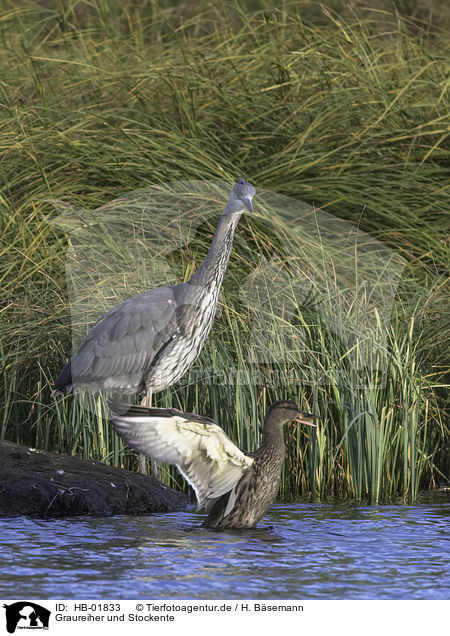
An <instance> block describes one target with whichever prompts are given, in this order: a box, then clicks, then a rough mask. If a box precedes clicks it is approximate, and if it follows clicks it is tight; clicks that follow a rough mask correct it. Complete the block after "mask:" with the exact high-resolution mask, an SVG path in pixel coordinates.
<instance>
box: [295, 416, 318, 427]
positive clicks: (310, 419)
mask: <svg viewBox="0 0 450 636" xmlns="http://www.w3.org/2000/svg"><path fill="white" fill-rule="evenodd" d="M318 419H319V416H318V415H312V413H301V414H300V415H299V416H298V417H297V418H296V419H295V420H294V421H295V422H299V423H300V424H307V425H308V426H317V422H315V421H314V420H318Z"/></svg>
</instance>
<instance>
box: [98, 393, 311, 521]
mask: <svg viewBox="0 0 450 636" xmlns="http://www.w3.org/2000/svg"><path fill="white" fill-rule="evenodd" d="M111 408H112V410H113V411H114V412H115V413H116V414H117V415H116V416H115V417H114V419H113V421H114V425H115V428H116V431H117V432H118V434H119V435H120V436H121V437H123V438H124V439H125V441H126V442H127V443H128V444H130V446H132V447H133V448H135V449H136V450H138V451H140V452H141V453H145V454H147V455H149V456H150V457H153V458H154V459H156V460H158V461H164V462H167V463H171V464H174V465H176V466H177V468H178V470H179V471H180V472H181V474H182V475H183V476H184V477H185V478H186V480H187V481H188V482H189V483H190V484H191V485H192V486H193V488H194V490H195V492H196V495H197V500H198V509H201V508H205V509H206V510H207V511H209V515H208V517H207V518H206V520H205V522H204V523H203V526H204V527H206V528H252V527H253V526H254V525H255V524H256V523H258V521H259V520H260V519H261V517H262V516H263V515H264V514H265V513H266V512H267V510H268V509H269V507H270V505H271V504H272V503H273V501H274V499H275V498H276V496H277V493H278V489H279V486H280V479H281V469H282V467H283V463H284V459H285V444H284V436H283V426H284V424H286V423H288V422H292V421H294V420H298V421H302V422H304V423H309V424H312V420H313V418H314V417H316V416H313V415H310V414H308V413H303V412H301V411H300V410H299V408H298V407H297V405H296V404H295V403H294V402H290V401H287V400H286V401H281V402H276V403H275V404H272V406H271V407H270V409H269V411H268V413H267V415H266V418H265V420H264V426H263V432H262V442H261V446H260V447H259V448H258V450H257V451H255V452H254V453H243V452H242V451H240V450H239V449H238V448H237V447H236V446H235V445H234V444H233V442H231V440H230V439H229V438H228V437H227V436H226V435H225V433H224V432H223V430H222V429H221V428H220V427H219V426H217V424H215V422H213V421H212V420H210V419H209V418H206V417H202V416H200V415H195V414H191V413H182V412H181V411H177V410H175V409H149V408H145V407H128V406H126V405H120V404H112V405H111Z"/></svg>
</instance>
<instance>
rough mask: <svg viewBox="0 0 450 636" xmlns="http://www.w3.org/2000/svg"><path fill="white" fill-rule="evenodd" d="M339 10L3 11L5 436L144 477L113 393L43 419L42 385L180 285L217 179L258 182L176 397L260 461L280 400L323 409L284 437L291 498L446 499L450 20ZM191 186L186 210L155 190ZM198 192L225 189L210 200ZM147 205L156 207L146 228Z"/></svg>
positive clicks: (128, 6)
mask: <svg viewBox="0 0 450 636" xmlns="http://www.w3.org/2000/svg"><path fill="white" fill-rule="evenodd" d="M327 7H328V8H324V7H323V6H322V5H320V4H315V3H309V2H301V1H298V0H295V1H292V2H288V3H285V4H284V5H283V8H282V9H278V8H274V7H273V6H271V5H270V4H269V3H266V4H263V6H262V7H261V6H259V3H258V4H254V3H252V2H240V3H238V2H235V3H224V4H223V5H221V6H220V9H219V8H217V6H214V7H212V6H210V5H208V4H206V3H205V4H202V3H200V4H198V3H197V5H196V6H195V8H193V7H192V6H191V5H189V4H187V5H186V6H183V5H182V6H180V5H177V6H174V5H172V4H171V3H166V4H164V3H162V4H161V3H159V4H158V7H157V6H156V5H155V4H154V3H148V4H143V3H135V2H132V1H130V0H127V1H126V2H123V3H120V5H119V4H117V3H104V2H100V0H99V1H93V2H74V3H64V4H62V3H58V2H48V3H44V4H37V3H34V2H26V1H24V0H23V1H22V2H21V3H19V4H17V3H8V2H7V3H4V4H3V10H2V14H1V16H0V17H1V20H0V43H1V48H0V67H1V69H2V82H1V83H0V91H1V100H0V101H1V106H0V108H1V125H2V130H3V136H2V142H1V147H0V153H1V166H2V170H1V180H2V183H1V192H2V194H1V197H0V219H1V224H2V237H1V243H0V249H1V253H2V260H1V265H0V279H1V283H2V285H1V292H0V293H1V295H2V299H1V308H2V312H1V314H0V320H1V328H2V329H1V333H2V336H1V343H2V355H1V360H2V379H3V383H2V387H1V394H2V397H1V403H2V414H1V419H0V427H1V431H0V434H1V436H2V437H6V438H8V439H12V440H14V441H18V442H23V443H27V444H31V445H33V446H40V447H43V448H47V449H57V450H60V451H61V452H69V453H79V454H82V455H84V456H88V457H95V458H100V459H102V460H104V461H108V462H112V463H114V464H116V465H126V466H131V465H132V464H133V462H134V456H133V455H132V454H130V452H129V451H128V450H126V449H124V448H123V447H122V445H121V442H120V441H119V440H117V438H116V437H115V436H114V435H113V434H112V433H111V427H110V425H109V424H108V422H107V421H106V420H105V416H104V413H105V411H104V406H103V401H102V400H103V398H98V397H96V396H94V397H90V396H84V397H79V398H78V397H77V398H76V399H72V398H68V399H64V400H60V401H58V402H57V403H55V402H53V403H52V402H51V401H50V399H49V384H51V381H52V380H53V379H54V378H55V377H56V375H57V373H58V372H59V370H60V368H61V366H62V364H63V362H64V361H65V360H66V359H67V356H68V355H70V352H71V336H70V334H71V329H72V326H73V328H74V339H75V340H77V339H79V338H80V337H81V336H82V335H83V334H84V333H85V332H86V328H87V324H88V323H89V324H91V321H92V320H94V319H96V318H97V317H98V315H99V314H100V313H101V312H102V311H103V310H104V309H106V308H107V307H109V306H112V305H114V304H116V303H117V302H119V301H120V300H123V299H124V298H126V297H128V296H130V295H132V294H134V293H138V292H140V291H142V290H143V289H146V288H148V287H150V286H154V285H155V284H172V283H173V282H175V281H176V280H182V279H183V278H184V277H185V276H188V273H189V272H191V271H192V269H193V268H194V267H195V266H197V265H198V263H199V262H200V261H201V260H202V258H203V256H204V254H205V252H206V249H207V246H208V245H209V243H210V241H211V237H212V234H213V232H214V227H215V224H216V220H217V218H216V217H214V216H212V210H213V209H214V210H220V206H221V205H222V201H223V193H224V192H225V190H224V188H225V186H224V185H223V182H227V183H231V182H232V181H233V180H234V179H235V177H237V176H240V175H244V176H245V177H246V178H248V179H250V180H251V181H252V182H253V183H254V184H255V185H256V187H257V189H258V195H257V197H256V199H255V207H256V210H257V214H256V215H254V216H253V217H251V218H249V217H245V219H243V220H242V221H241V223H240V226H239V228H238V232H237V236H236V240H235V246H234V250H233V256H232V259H231V261H230V266H229V269H228V272H227V275H226V278H225V282H224V293H223V296H222V300H221V307H220V311H219V315H218V317H217V319H216V321H215V324H214V327H213V331H212V333H211V335H210V338H209V340H208V341H207V344H206V346H205V349H204V350H203V352H202V354H201V357H200V358H199V360H198V362H197V363H196V365H195V366H194V367H193V369H192V370H191V374H190V376H189V377H187V378H185V380H184V381H183V382H181V383H180V384H179V385H177V386H175V387H173V388H172V389H171V390H169V391H167V392H165V393H164V394H161V395H159V396H157V399H158V401H159V403H161V404H165V405H174V406H179V407H181V408H184V409H187V410H190V411H197V412H200V413H204V414H209V415H211V416H212V417H214V418H216V420H217V421H218V422H220V423H221V424H222V425H223V427H224V428H225V430H227V431H228V432H229V434H230V436H231V437H232V438H233V439H234V440H235V441H236V442H238V443H239V444H241V445H242V446H243V447H244V448H247V449H248V450H251V449H252V448H253V446H254V444H257V442H258V434H259V433H258V427H257V421H258V419H259V420H260V419H261V417H262V415H263V413H264V411H265V409H266V407H267V404H268V403H269V402H270V401H272V400H274V399H280V398H285V397H290V398H291V399H296V400H298V401H299V402H300V403H301V404H302V406H303V407H304V408H309V409H310V410H314V411H318V412H320V415H321V425H320V427H319V429H318V430H317V434H316V435H314V434H311V432H310V431H309V432H307V431H302V430H299V431H298V432H297V433H296V434H295V435H294V436H293V437H291V438H290V445H289V458H288V463H287V466H286V473H285V475H284V480H283V489H282V492H283V495H284V496H286V497H297V496H298V495H299V494H300V493H305V492H312V493H315V494H317V495H319V496H321V497H325V496H328V495H330V494H336V495H339V496H349V497H355V498H370V499H371V500H374V501H375V500H379V499H380V498H382V497H389V496H392V495H393V494H395V493H399V492H400V493H402V494H403V495H405V496H408V497H411V498H412V499H413V498H414V497H415V495H416V493H417V490H418V488H422V487H428V486H436V485H438V484H439V483H440V482H444V481H445V479H446V478H447V477H448V453H447V449H446V439H447V435H448V428H447V426H446V422H445V421H444V419H443V415H442V414H443V409H444V407H445V395H446V394H445V391H446V389H448V385H447V384H446V376H445V373H446V370H447V368H448V358H447V357H446V350H448V347H446V343H447V342H448V334H449V329H448V316H447V314H448V311H447V307H446V304H445V298H446V275H447V266H448V262H447V259H448V252H447V250H448V243H447V238H448V218H450V215H449V214H448V212H449V209H448V208H449V206H448V194H447V193H446V190H445V188H446V179H447V177H448V173H447V165H448V146H447V142H448V130H447V122H448V94H447V89H448V56H447V54H446V49H445V34H446V29H445V19H446V18H445V13H446V12H445V11H443V12H442V14H441V13H440V9H439V7H440V5H439V3H433V2H431V1H430V2H424V3H422V4H421V5H420V7H419V8H418V9H417V11H416V12H415V13H413V14H411V13H409V12H408V11H407V3H405V4H398V3H397V7H396V8H394V7H393V6H391V5H390V4H389V3H388V2H374V3H373V4H372V5H364V6H360V7H359V8H353V9H346V10H345V11H344V12H337V11H336V7H334V5H333V3H328V4H327ZM433 15H434V16H435V17H434V18H432V17H431V16H433ZM185 180H189V183H190V184H191V187H187V188H185V189H184V191H183V192H182V194H183V197H181V196H180V191H178V194H177V197H178V198H177V203H176V205H175V204H174V200H173V192H174V190H173V188H172V189H168V188H166V187H165V186H164V185H163V184H167V183H170V182H177V183H178V182H180V183H185ZM199 180H200V181H206V182H207V183H211V182H214V183H216V182H219V181H220V182H222V185H221V186H220V188H221V189H220V191H219V190H217V189H214V188H211V189H208V188H209V187H210V186H205V187H206V189H203V190H201V191H199V192H200V195H201V196H200V195H199V192H197V195H198V196H200V203H199V202H198V201H197V202H196V201H195V199H194V195H195V194H196V191H195V187H194V184H195V183H196V182H197V181H199ZM141 188H145V190H140V194H138V195H136V196H135V195H133V196H132V197H128V199H127V198H126V197H125V200H126V201H127V204H126V205H125V207H124V206H123V205H122V206H119V205H118V204H117V203H114V205H113V206H112V207H110V212H108V203H110V202H111V201H114V200H116V199H117V197H121V198H122V199H123V197H124V195H125V194H126V193H127V192H129V193H131V192H133V193H134V192H135V191H136V190H138V189H141ZM270 191H273V192H277V193H279V194H280V195H285V196H286V197H287V198H286V199H282V200H281V199H280V198H279V197H278V198H277V199H274V198H273V196H272V195H270ZM176 192H177V191H176ZM158 193H160V194H161V193H162V194H161V196H163V199H162V201H163V203H161V204H160V205H159V206H158V207H157V208H156V207H155V206H156V201H157V195H158ZM149 195H150V196H151V207H149V208H148V211H153V212H154V211H155V209H157V210H158V214H153V215H150V217H149V216H147V217H146V216H145V215H143V214H141V215H140V216H139V211H140V210H141V211H142V210H143V209H144V208H145V197H147V196H149ZM158 196H159V195H158ZM155 197H156V198H155ZM164 197H165V198H164ZM168 197H169V198H168ZM170 197H172V199H171V198H170ZM61 200H62V201H65V202H67V203H68V204H70V205H71V206H73V207H72V208H67V209H66V212H65V213H61V208H58V210H57V212H59V213H60V214H59V217H58V219H57V221H55V222H54V219H55V215H56V212H55V206H54V201H61ZM208 200H209V203H210V205H211V207H210V208H208V209H207V208H205V207H204V205H206V204H205V201H208ZM293 200H295V201H296V202H297V203H293V202H292V201H293ZM168 201H170V202H171V203H172V204H173V207H170V206H168V205H167V204H168ZM181 201H185V202H186V204H185V207H183V206H182V204H181V203H180V202H181ZM300 202H303V203H300ZM180 206H181V207H180ZM202 206H203V207H202ZM99 209H100V210H101V213H100V212H99ZM93 210H96V212H95V213H94V212H93ZM117 210H121V214H122V215H123V217H120V218H119V219H118V218H117ZM192 210H194V212H191V211H192ZM172 212H173V213H172ZM328 213H329V214H330V216H326V214H328ZM336 218H337V219H346V220H347V221H348V222H349V223H351V224H352V225H351V227H350V226H348V225H346V224H343V225H342V226H339V224H338V225H336V224H333V223H335V221H334V220H335V219H336ZM50 219H53V220H52V221H51V222H49V220H50ZM111 223H112V225H111ZM355 227H357V228H359V229H358V230H356V229H354V228H355ZM111 228H112V229H111ZM136 228H137V229H136ZM195 228H197V230H196V229H195ZM330 228H331V229H330ZM341 228H342V231H341ZM352 228H353V229H354V233H353V234H352ZM327 230H328V234H327ZM136 231H137V232H138V235H136ZM139 232H140V234H139ZM189 232H190V234H189ZM86 233H87V234H86ZM86 235H88V236H90V240H91V241H94V243H92V242H87V239H86ZM124 235H126V236H127V237H128V238H127V240H126V241H125V240H124V239H123V236H124ZM185 236H188V237H189V238H188V240H181V239H184V238H185ZM352 236H353V245H355V240H354V239H355V237H358V238H359V240H360V241H362V242H363V244H365V243H367V246H369V247H367V246H366V251H365V253H364V258H362V260H361V259H360V258H359V256H358V254H357V253H356V252H353V256H352V252H351V245H352ZM136 237H137V238H136ZM344 238H345V240H344ZM342 241H344V242H342ZM92 244H94V245H95V247H96V251H95V250H94V252H92V251H90V252H89V251H88V252H83V247H86V246H87V247H89V245H92ZM359 245H360V247H361V243H359ZM68 246H69V252H67V250H68ZM370 246H372V247H373V249H372V248H370ZM380 246H383V249H381V248H380ZM361 249H362V247H361ZM371 249H372V251H371ZM80 250H81V252H80ZM127 250H129V251H127ZM380 250H381V251H380ZM80 254H81V256H80ZM86 254H88V256H87V255H86ZM87 259H88V260H87ZM385 260H386V266H385V268H383V262H384V261H385ZM86 264H88V266H86ZM67 266H68V270H67V269H66V267H67ZM119 272H120V274H119ZM68 273H69V278H67V274H68ZM305 281H306V282H305ZM389 286H390V289H391V291H390V292H388V291H387V289H388V287H389ZM252 294H253V295H252ZM246 299H247V302H245V301H246ZM249 299H251V302H250V300H249ZM74 300H76V302H75V303H74ZM269 301H270V302H269ZM375 301H376V302H375ZM377 311H378V318H377ZM437 334H438V335H437ZM230 369H231V371H230ZM205 370H207V371H208V373H209V376H208V374H207V373H206V374H205ZM212 371H214V373H215V374H216V375H215V377H213V379H211V373H212ZM249 374H250V380H248V378H249ZM205 375H206V376H207V377H204V376H205ZM246 378H247V379H246ZM167 476H168V480H169V481H171V483H172V480H173V479H175V476H174V475H173V473H171V472H168V473H167Z"/></svg>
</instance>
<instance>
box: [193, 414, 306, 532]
mask: <svg viewBox="0 0 450 636" xmlns="http://www.w3.org/2000/svg"><path fill="white" fill-rule="evenodd" d="M298 415H299V409H298V407H297V406H296V405H295V404H294V402H287V401H286V402H277V403H275V404H273V405H272V408H271V409H270V410H269V412H268V414H267V416H266V419H265V422H264V428H263V438H262V442H261V446H260V447H259V448H258V450H257V451H255V452H254V453H252V455H251V456H252V457H253V458H254V463H253V465H252V466H251V468H249V469H248V471H246V472H245V473H244V475H243V476H242V478H241V480H240V481H239V482H238V484H237V485H236V487H235V498H236V503H235V505H234V507H233V509H232V510H231V512H229V513H228V515H226V516H225V514H224V513H225V511H226V508H227V504H228V501H229V498H230V496H231V493H227V494H226V495H223V496H222V497H221V498H220V499H219V501H217V502H216V503H215V504H214V506H213V508H212V510H211V512H210V513H209V515H208V518H207V519H206V521H205V522H204V523H203V526H204V527H206V528H252V527H253V526H254V525H256V524H257V523H258V521H259V520H260V519H261V517H263V515H264V514H265V513H266V512H267V510H268V509H269V508H270V506H271V504H272V503H273V501H274V500H275V498H276V496H277V494H278V490H279V488H280V480H281V469H282V468H283V464H284V460H285V456H286V447H285V443H284V436H283V425H284V424H286V423H287V422H289V421H292V420H294V419H295V418H296V417H297V416H298Z"/></svg>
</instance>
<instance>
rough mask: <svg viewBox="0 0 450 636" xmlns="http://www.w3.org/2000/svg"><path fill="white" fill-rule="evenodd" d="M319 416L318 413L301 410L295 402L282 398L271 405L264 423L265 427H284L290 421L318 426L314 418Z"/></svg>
mask: <svg viewBox="0 0 450 636" xmlns="http://www.w3.org/2000/svg"><path fill="white" fill-rule="evenodd" d="M318 417H319V416H318V415H313V414H312V413H305V411H301V410H300V409H299V407H298V406H297V404H296V403H295V402H291V401H290V400H280V401H279V402H274V403H273V404H272V405H271V406H270V408H269V410H268V411H267V415H266V418H265V421H264V425H265V428H267V427H268V426H270V427H277V428H283V426H284V425H285V424H287V423H288V422H299V423H301V424H308V426H317V424H316V422H315V421H314V420H316V419H317V418H318Z"/></svg>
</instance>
